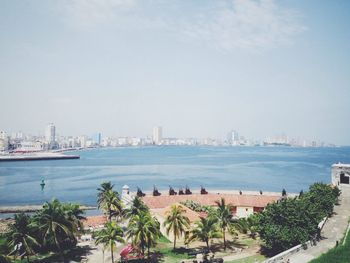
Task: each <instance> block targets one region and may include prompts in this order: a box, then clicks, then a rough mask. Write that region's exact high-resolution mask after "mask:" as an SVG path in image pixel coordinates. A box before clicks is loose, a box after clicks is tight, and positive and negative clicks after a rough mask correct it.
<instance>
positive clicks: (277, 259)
mask: <svg viewBox="0 0 350 263" xmlns="http://www.w3.org/2000/svg"><path fill="white" fill-rule="evenodd" d="M310 246H311V241H307V242H306V243H305V245H302V244H300V245H297V246H295V247H292V248H290V249H288V250H286V251H283V252H282V253H279V254H277V255H276V256H274V257H272V258H269V259H267V260H265V261H264V262H263V263H277V262H285V258H287V257H289V256H291V255H293V254H296V253H298V252H299V251H300V250H302V249H307V248H308V247H310Z"/></svg>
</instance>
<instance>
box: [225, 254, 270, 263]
mask: <svg viewBox="0 0 350 263" xmlns="http://www.w3.org/2000/svg"><path fill="white" fill-rule="evenodd" d="M265 259H266V258H265V257H264V256H263V255H254V256H250V257H246V258H241V259H237V260H233V261H225V263H255V262H262V261H264V260H265Z"/></svg>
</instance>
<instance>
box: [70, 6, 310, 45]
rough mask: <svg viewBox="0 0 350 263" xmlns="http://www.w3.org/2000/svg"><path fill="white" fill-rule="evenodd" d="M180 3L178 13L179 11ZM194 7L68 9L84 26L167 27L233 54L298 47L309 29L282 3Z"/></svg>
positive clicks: (180, 34)
mask: <svg viewBox="0 0 350 263" xmlns="http://www.w3.org/2000/svg"><path fill="white" fill-rule="evenodd" d="M174 3H175V4H176V5H177V9H176V8H173V7H174ZM190 3H192V4H193V5H192V7H194V8H191V10H185V8H187V7H188V5H186V4H188V2H187V3H186V4H185V3H184V2H181V1H178V2H170V3H169V4H167V2H164V1H162V0H70V1H67V2H65V7H64V9H65V13H66V18H68V19H69V21H70V22H73V24H74V25H75V26H77V27H78V28H87V27H88V28H90V27H94V26H98V25H101V24H104V23H109V24H112V25H118V26H119V27H124V28H128V29H129V30H132V29H134V28H138V29H140V28H142V29H152V28H153V29H155V28H157V29H164V30H167V31H169V32H172V33H173V34H174V35H175V36H177V37H179V38H180V39H182V40H185V41H195V42H197V43H204V44H206V45H207V46H209V47H211V48H215V49H218V50H222V51H227V52H231V51H233V50H236V49H246V50H253V51H260V50H264V49H269V48H273V47H277V46H281V45H288V44H292V43H293V40H294V38H295V37H296V36H297V35H298V34H300V33H302V32H303V31H305V30H306V27H305V26H304V25H303V24H302V23H301V21H300V14H299V13H298V12H297V11H295V10H291V9H288V8H285V7H281V6H279V5H278V2H276V0H223V1H209V2H208V3H206V4H203V5H200V4H199V3H197V5H195V4H196V3H195V2H190ZM181 9H182V10H181ZM150 10H152V11H150ZM174 10H181V11H183V12H182V13H183V14H181V13H180V14H179V13H176V12H174Z"/></svg>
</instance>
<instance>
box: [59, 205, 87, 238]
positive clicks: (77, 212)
mask: <svg viewBox="0 0 350 263" xmlns="http://www.w3.org/2000/svg"><path fill="white" fill-rule="evenodd" d="M62 209H63V212H64V215H65V218H66V219H67V220H68V221H69V222H71V224H72V227H73V228H74V232H78V230H79V229H80V230H81V231H82V230H83V229H84V226H83V223H82V220H85V219H86V217H84V216H83V214H84V211H83V210H82V209H81V208H80V205H78V204H72V203H65V204H62Z"/></svg>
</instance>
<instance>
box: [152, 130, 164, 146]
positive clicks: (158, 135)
mask: <svg viewBox="0 0 350 263" xmlns="http://www.w3.org/2000/svg"><path fill="white" fill-rule="evenodd" d="M153 143H154V144H156V145H160V144H161V143H162V127H160V126H156V127H154V128H153Z"/></svg>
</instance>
